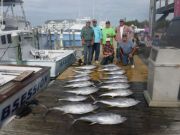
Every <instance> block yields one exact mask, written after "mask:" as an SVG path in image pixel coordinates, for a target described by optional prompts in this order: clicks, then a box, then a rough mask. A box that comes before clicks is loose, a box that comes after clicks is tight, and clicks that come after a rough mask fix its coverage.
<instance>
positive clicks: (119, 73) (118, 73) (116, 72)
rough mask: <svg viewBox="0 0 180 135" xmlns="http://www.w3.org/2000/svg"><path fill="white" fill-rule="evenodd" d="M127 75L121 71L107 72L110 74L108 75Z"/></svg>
mask: <svg viewBox="0 0 180 135" xmlns="http://www.w3.org/2000/svg"><path fill="white" fill-rule="evenodd" d="M125 73H126V72H125V71H124V70H119V71H113V72H107V73H105V74H108V75H123V74H125Z"/></svg>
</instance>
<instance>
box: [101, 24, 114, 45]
mask: <svg viewBox="0 0 180 135" xmlns="http://www.w3.org/2000/svg"><path fill="white" fill-rule="evenodd" d="M115 36H116V33H115V30H114V29H113V28H111V23H110V21H107V22H106V27H105V28H104V29H103V30H102V45H105V44H106V39H107V38H110V44H111V45H113V38H115Z"/></svg>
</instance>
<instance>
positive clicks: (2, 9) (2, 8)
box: [1, 0, 4, 26]
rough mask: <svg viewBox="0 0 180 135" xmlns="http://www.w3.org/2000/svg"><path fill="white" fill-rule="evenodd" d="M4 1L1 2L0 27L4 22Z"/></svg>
mask: <svg viewBox="0 0 180 135" xmlns="http://www.w3.org/2000/svg"><path fill="white" fill-rule="evenodd" d="M3 2H4V0H1V17H2V18H1V26H3V21H4V16H3V11H4V5H3Z"/></svg>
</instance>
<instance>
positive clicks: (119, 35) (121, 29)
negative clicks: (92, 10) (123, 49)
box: [116, 19, 132, 62]
mask: <svg viewBox="0 0 180 135" xmlns="http://www.w3.org/2000/svg"><path fill="white" fill-rule="evenodd" d="M124 33H126V34H127V36H128V40H129V39H130V38H132V37H131V36H132V35H131V34H132V31H131V29H130V28H129V27H128V26H127V25H125V21H124V20H123V19H120V21H119V26H117V27H116V41H117V49H116V57H117V60H118V62H120V59H121V58H120V56H119V52H118V50H119V47H120V45H119V44H120V42H121V41H122V35H123V34H124Z"/></svg>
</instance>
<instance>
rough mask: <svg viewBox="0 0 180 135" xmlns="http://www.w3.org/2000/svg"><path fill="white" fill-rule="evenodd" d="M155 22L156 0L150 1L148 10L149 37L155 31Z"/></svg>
mask: <svg viewBox="0 0 180 135" xmlns="http://www.w3.org/2000/svg"><path fill="white" fill-rule="evenodd" d="M155 21H156V0H150V10H149V24H150V25H149V26H150V36H151V37H153V36H154V31H155Z"/></svg>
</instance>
